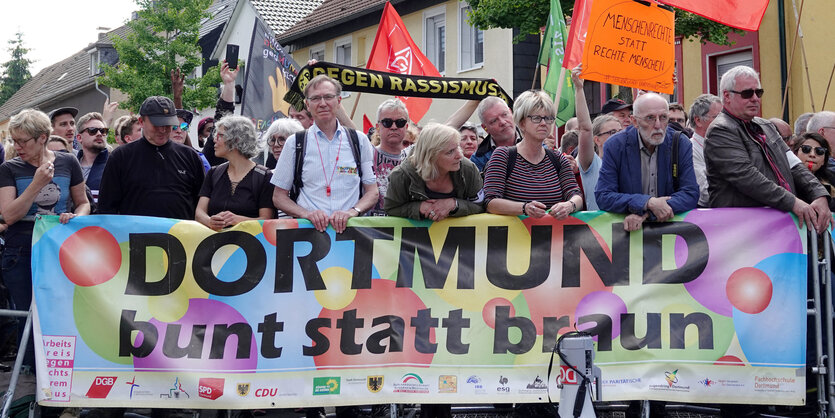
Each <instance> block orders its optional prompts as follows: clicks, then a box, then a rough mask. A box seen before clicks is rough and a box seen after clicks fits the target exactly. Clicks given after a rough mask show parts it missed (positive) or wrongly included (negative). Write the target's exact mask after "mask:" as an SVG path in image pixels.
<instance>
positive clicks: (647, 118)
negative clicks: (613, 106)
mask: <svg viewBox="0 0 835 418" xmlns="http://www.w3.org/2000/svg"><path fill="white" fill-rule="evenodd" d="M635 119H641V120H644V121H646V122H647V123H652V124H654V123H655V121H659V122H661V123H667V121H669V120H670V117H669V116H667V115H657V116H656V115H647V116H635Z"/></svg>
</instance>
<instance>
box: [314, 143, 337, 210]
mask: <svg viewBox="0 0 835 418" xmlns="http://www.w3.org/2000/svg"><path fill="white" fill-rule="evenodd" d="M336 133H337V135H338V134H339V131H338V130H337V132H336ZM314 139H315V140H316V149H317V150H319V161H320V162H321V163H322V174H323V175H324V176H325V193H326V195H327V196H328V197H330V196H331V183H333V176H334V175H335V174H336V166H338V165H339V151H341V150H342V138H341V137H340V138H339V147H338V148H337V149H336V161H334V163H333V171H331V178H330V179H328V172H327V171H326V170H325V159H324V158H322V148H321V147H320V146H319V138H314Z"/></svg>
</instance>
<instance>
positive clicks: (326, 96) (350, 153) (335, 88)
mask: <svg viewBox="0 0 835 418" xmlns="http://www.w3.org/2000/svg"><path fill="white" fill-rule="evenodd" d="M341 92H342V85H341V84H339V82H338V81H336V80H334V79H331V78H329V77H328V76H326V75H319V76H316V77H313V79H312V80H310V82H308V83H307V85H306V86H305V88H304V96H305V105H306V107H307V109H308V110H309V111H310V114H311V115H312V116H313V125H311V126H310V128H309V129H307V130H306V131H304V132H303V133H299V134H296V135H293V136H292V137H290V138H287V142H286V143H285V144H284V150H283V151H282V152H281V155H280V156H279V157H278V163H277V164H276V167H275V172H274V173H273V177H272V180H271V183H272V184H274V185H275V186H276V187H275V192H274V193H273V203H274V204H275V207H276V208H277V209H279V210H281V211H283V212H284V213H286V214H288V215H290V216H293V217H295V218H305V219H307V220H309V221H310V222H311V223H312V224H313V226H314V227H315V228H316V229H317V230H318V231H320V232H324V231H325V229H326V228H327V227H328V225H331V226H332V227H333V229H334V230H335V231H336V232H337V233H342V232H343V231H344V230H345V227H346V225H347V223H348V219H350V218H352V217H354V216H360V215H362V214H363V213H365V212H367V211H368V210H369V209H371V208H373V207H374V205H375V204H376V203H377V200H378V197H379V193H378V190H377V179H376V178H375V176H374V169H373V167H372V158H373V156H374V148H373V147H372V146H371V142H369V141H368V138H367V137H366V136H365V134H363V133H362V132H357V131H356V130H354V129H350V128H346V127H344V126H343V125H342V124H341V123H340V122H339V121H338V120H337V112H338V110H339V108H340V104H341V102H342V98H341V97H340V93H341ZM297 143H298V144H299V145H298V146H297V145H296V144H297ZM291 191H292V193H293V196H292V198H291V195H290V193H291Z"/></svg>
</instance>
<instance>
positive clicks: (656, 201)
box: [647, 196, 674, 222]
mask: <svg viewBox="0 0 835 418" xmlns="http://www.w3.org/2000/svg"><path fill="white" fill-rule="evenodd" d="M668 200H670V196H662V197H651V198H649V201H647V209H649V211H650V212H652V214H653V215H655V220H657V221H659V222H665V221H669V220H670V219H673V215H674V213H673V208H671V207H670V205H669V204H668V203H667V201H668Z"/></svg>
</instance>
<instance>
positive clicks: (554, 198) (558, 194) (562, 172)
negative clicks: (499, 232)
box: [484, 90, 583, 219]
mask: <svg viewBox="0 0 835 418" xmlns="http://www.w3.org/2000/svg"><path fill="white" fill-rule="evenodd" d="M502 103H504V102H502ZM556 113H557V109H556V108H555V106H554V103H553V102H552V101H551V98H550V97H549V96H548V94H547V93H545V92H544V91H541V90H537V91H533V90H529V91H526V92H524V93H522V94H520V95H519V97H518V98H516V101H515V102H514V105H513V115H512V116H513V124H514V125H515V126H518V127H519V128H520V129H521V132H522V140H521V141H520V142H519V143H518V144H516V145H515V146H511V147H498V148H496V149H495V150H494V151H493V152H492V156H491V157H490V160H489V161H488V162H487V167H486V168H485V170H484V200H485V208H486V210H487V211H488V212H490V213H495V214H501V215H525V216H531V217H534V218H541V217H543V216H545V215H546V214H548V215H550V216H552V217H554V218H556V219H564V218H566V217H567V216H568V215H570V214H571V213H573V212H576V211H578V210H580V209H581V208H582V207H583V198H582V196H581V195H580V188H579V187H578V186H577V181H576V180H575V177H574V172H573V170H572V168H571V163H570V162H569V161H568V159H567V158H566V157H565V155H563V154H558V153H556V152H553V151H551V150H548V149H546V148H545V147H543V146H542V144H543V142H544V141H545V138H546V137H548V135H549V134H550V132H551V128H552V125H553V124H554V121H555V120H556Z"/></svg>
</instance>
